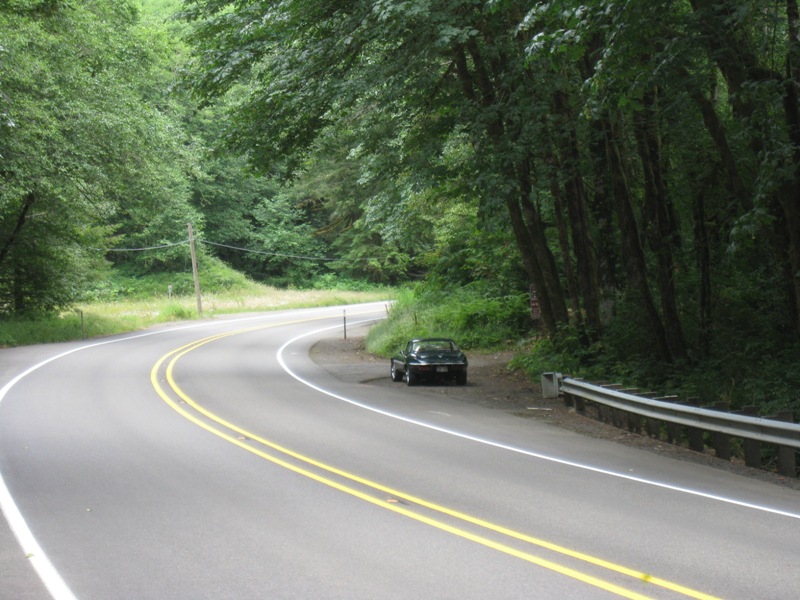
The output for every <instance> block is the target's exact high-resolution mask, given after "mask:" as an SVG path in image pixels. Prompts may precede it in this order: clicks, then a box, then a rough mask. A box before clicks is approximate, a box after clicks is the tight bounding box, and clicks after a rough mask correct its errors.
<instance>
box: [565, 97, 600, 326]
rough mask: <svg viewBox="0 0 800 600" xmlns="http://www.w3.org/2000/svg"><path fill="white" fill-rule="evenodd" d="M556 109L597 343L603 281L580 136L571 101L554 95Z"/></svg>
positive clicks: (581, 276)
mask: <svg viewBox="0 0 800 600" xmlns="http://www.w3.org/2000/svg"><path fill="white" fill-rule="evenodd" d="M554 107H555V110H556V112H557V113H558V114H560V115H561V117H562V119H561V128H562V131H561V132H559V133H558V135H557V137H558V139H559V140H560V143H559V146H560V151H561V156H562V160H561V165H562V167H563V168H564V171H565V185H564V191H565V197H566V201H567V211H568V213H569V218H570V225H571V229H572V246H573V248H574V250H575V259H576V262H577V267H578V285H579V286H580V287H579V291H580V294H581V298H582V300H583V308H584V310H585V311H586V321H587V323H588V325H589V329H590V330H591V331H590V332H589V336H590V338H591V339H596V338H597V336H598V335H599V333H600V331H601V329H602V323H601V319H600V279H599V275H598V267H597V255H596V253H595V249H594V242H593V240H592V233H591V227H590V225H589V216H588V209H587V204H588V201H587V194H586V187H585V186H584V184H583V175H582V173H581V169H580V163H581V160H580V150H579V149H578V135H577V133H576V132H575V128H574V119H572V118H571V115H570V111H569V110H568V103H567V99H566V97H565V96H564V94H563V93H561V92H556V93H555V94H554Z"/></svg>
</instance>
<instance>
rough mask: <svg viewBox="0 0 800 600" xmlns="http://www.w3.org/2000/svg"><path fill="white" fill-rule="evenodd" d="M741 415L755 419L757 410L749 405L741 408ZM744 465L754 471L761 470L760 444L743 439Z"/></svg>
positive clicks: (753, 405)
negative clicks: (754, 469)
mask: <svg viewBox="0 0 800 600" xmlns="http://www.w3.org/2000/svg"><path fill="white" fill-rule="evenodd" d="M742 414H744V415H747V416H749V417H756V416H758V409H757V407H756V405H755V404H749V405H747V406H743V407H742ZM744 464H745V465H747V466H748V467H753V468H756V469H760V468H761V442H759V441H757V440H750V439H747V438H745V439H744Z"/></svg>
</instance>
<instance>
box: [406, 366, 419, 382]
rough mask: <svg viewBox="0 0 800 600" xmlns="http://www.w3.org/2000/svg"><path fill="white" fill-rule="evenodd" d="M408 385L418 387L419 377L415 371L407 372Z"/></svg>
mask: <svg viewBox="0 0 800 600" xmlns="http://www.w3.org/2000/svg"><path fill="white" fill-rule="evenodd" d="M406 384H407V385H416V384H417V376H416V375H415V374H414V371H412V370H411V369H407V370H406Z"/></svg>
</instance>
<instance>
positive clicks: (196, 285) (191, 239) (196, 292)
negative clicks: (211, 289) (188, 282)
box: [188, 223, 203, 317]
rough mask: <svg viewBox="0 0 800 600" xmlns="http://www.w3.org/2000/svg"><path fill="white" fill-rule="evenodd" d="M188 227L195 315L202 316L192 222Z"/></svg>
mask: <svg viewBox="0 0 800 600" xmlns="http://www.w3.org/2000/svg"><path fill="white" fill-rule="evenodd" d="M188 227H189V249H190V250H191V253H192V276H193V277H194V295H195V297H196V298H197V316H198V317H202V316H203V302H202V301H201V300H200V277H199V276H198V274H197V252H196V251H195V248H194V230H193V229H192V224H191V223H189V224H188Z"/></svg>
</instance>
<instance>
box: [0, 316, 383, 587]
mask: <svg viewBox="0 0 800 600" xmlns="http://www.w3.org/2000/svg"><path fill="white" fill-rule="evenodd" d="M367 304H371V303H367ZM350 306H359V305H346V307H350ZM339 308H341V307H338V306H325V307H320V308H314V309H308V311H310V312H315V311H325V310H337V309H339ZM279 316H282V311H275V312H267V313H266V314H262V315H259V316H248V317H242V318H239V319H230V320H218V321H203V322H200V323H193V324H191V325H185V326H181V327H170V328H168V329H160V330H158V331H149V332H146V333H139V334H135V335H126V336H125V337H120V338H114V339H111V340H104V341H101V342H95V343H91V344H86V345H83V346H79V347H77V348H72V349H71V350H67V351H66V352H62V353H61V354H57V355H55V356H51V357H50V358H48V359H46V360H43V361H42V362H40V363H38V364H35V365H33V366H32V367H29V368H28V369H27V370H25V371H23V372H22V373H20V374H19V375H17V376H16V377H14V378H13V379H12V380H11V381H9V382H8V383H7V384H5V385H4V386H3V387H2V388H0V403H2V401H3V399H4V398H5V397H6V394H8V392H9V390H10V389H11V388H12V387H14V386H15V385H16V384H17V383H19V382H20V380H22V379H23V378H25V377H27V376H28V375H30V374H31V373H33V372H34V371H36V370H37V369H40V368H41V367H43V366H45V365H46V364H48V363H51V362H53V361H56V360H58V359H60V358H64V357H65V356H68V355H70V354H73V353H75V352H80V351H81V350H87V349H89V348H96V347H97V346H105V345H106V344H116V343H118V342H125V341H128V340H133V339H138V338H143V337H149V336H152V335H161V334H164V333H171V332H174V331H182V330H185V329H194V328H197V327H206V326H208V325H218V324H228V323H238V322H241V321H252V320H257V319H263V318H266V317H279ZM335 316H336V315H331V317H335ZM336 327H341V325H337V326H336ZM0 512H2V513H3V516H4V517H5V519H6V521H7V522H8V525H9V528H10V529H11V532H12V533H13V534H14V537H15V538H16V539H17V543H18V544H19V546H20V548H21V549H22V552H23V555H24V556H25V557H26V558H27V559H28V561H29V562H30V564H31V566H32V567H33V568H34V570H35V571H36V574H37V575H38V576H39V579H40V580H41V581H42V583H43V584H44V586H45V588H46V589H47V591H48V592H49V594H50V596H51V597H52V598H53V600H77V597H76V596H75V594H73V593H72V590H70V588H69V586H68V585H67V584H66V582H65V581H64V579H63V577H61V575H60V574H59V573H58V571H57V570H56V568H55V567H54V566H53V563H52V562H50V559H49V558H48V557H47V555H46V554H45V552H44V550H43V549H42V547H41V546H40V545H39V542H37V541H36V538H35V537H34V535H33V532H32V531H31V529H30V527H28V524H27V522H26V521H25V518H24V517H23V516H22V513H21V512H20V510H19V507H18V506H17V504H16V502H14V498H13V497H12V496H11V492H10V491H9V489H8V486H7V485H6V482H5V480H4V479H3V473H2V472H0Z"/></svg>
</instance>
